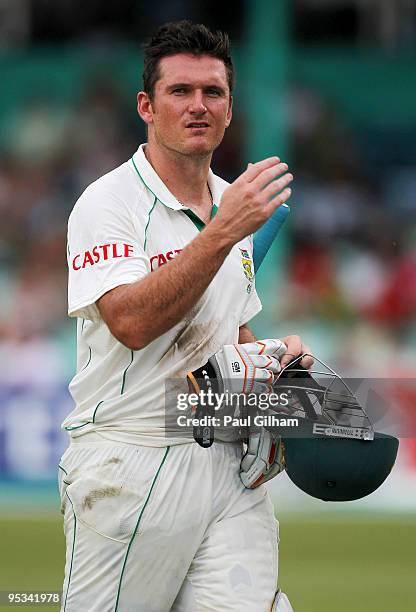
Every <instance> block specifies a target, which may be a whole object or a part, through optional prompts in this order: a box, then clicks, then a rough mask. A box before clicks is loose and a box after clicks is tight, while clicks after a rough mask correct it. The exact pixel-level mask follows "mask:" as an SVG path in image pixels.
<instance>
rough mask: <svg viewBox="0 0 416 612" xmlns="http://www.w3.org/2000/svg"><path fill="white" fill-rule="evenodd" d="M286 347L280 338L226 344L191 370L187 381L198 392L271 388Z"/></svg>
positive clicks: (259, 391) (238, 391)
mask: <svg viewBox="0 0 416 612" xmlns="http://www.w3.org/2000/svg"><path fill="white" fill-rule="evenodd" d="M286 350H287V349H286V346H285V344H284V343H283V342H282V341H281V340H277V339H267V340H258V341H257V342H249V343H246V344H226V345H225V346H223V347H222V349H221V350H220V351H218V352H217V353H215V355H213V356H212V357H210V358H209V359H208V361H207V363H206V364H205V365H203V366H202V367H201V368H198V369H197V370H194V371H193V372H189V373H188V375H187V378H188V383H189V385H190V387H191V388H192V390H193V391H196V392H197V393H199V392H200V391H201V388H202V389H203V390H205V391H206V390H208V389H212V390H213V391H214V392H219V393H222V392H227V393H267V392H270V391H271V389H272V385H273V382H274V380H275V377H276V375H277V374H278V373H279V372H280V371H281V367H280V363H279V359H280V358H281V357H282V356H283V355H284V353H285V352H286Z"/></svg>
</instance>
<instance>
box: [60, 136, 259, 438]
mask: <svg viewBox="0 0 416 612" xmlns="http://www.w3.org/2000/svg"><path fill="white" fill-rule="evenodd" d="M143 147H144V145H141V146H140V147H139V149H138V151H137V152H136V153H135V154H134V155H133V158H132V159H130V160H129V161H128V162H126V163H124V164H122V165H121V166H119V167H118V168H116V169H115V170H113V171H111V172H109V173H108V174H106V175H104V176H102V177H101V178H99V179H98V180H97V181H95V182H94V183H92V184H91V185H90V186H89V187H88V188H87V189H86V190H85V191H84V193H83V194H82V195H81V197H80V198H79V200H78V201H77V202H76V204H75V206H74V209H73V210H72V213H71V215H70V217H69V222H68V253H67V255H68V268H69V284H68V303H69V306H68V314H69V315H70V316H71V317H78V325H77V372H76V374H75V376H74V378H73V379H72V381H71V383H70V385H69V390H70V393H71V395H72V397H73V399H74V402H75V408H74V410H73V411H72V412H71V413H70V414H69V416H68V417H67V418H66V419H65V421H64V422H63V424H62V426H63V427H64V428H65V429H66V430H68V431H69V432H70V435H71V436H73V437H77V436H81V435H83V434H86V433H89V432H92V431H94V432H96V433H97V434H100V435H101V436H104V437H106V438H110V439H113V440H116V441H121V442H130V443H135V444H143V445H148V446H166V445H170V444H178V443H185V442H190V441H192V440H190V439H189V437H188V438H181V437H180V436H176V435H175V436H174V437H167V436H166V433H165V413H164V408H165V401H164V400H165V397H164V395H165V380H166V379H172V378H174V379H180V380H185V377H186V373H187V372H188V371H189V370H194V369H196V368H198V367H200V366H201V365H203V364H204V363H205V362H206V361H207V359H208V358H209V357H210V356H211V355H212V354H213V353H215V352H216V351H218V350H219V349H220V348H221V347H222V346H223V345H224V344H232V343H235V342H237V341H238V331H239V327H240V326H241V325H243V324H244V323H247V322H248V321H249V320H250V319H251V318H252V317H253V316H254V315H255V314H257V313H258V312H259V311H260V310H261V303H260V300H259V298H258V296H257V294H256V291H255V287H254V272H253V245H252V239H251V237H250V238H246V239H244V240H242V241H241V242H240V243H238V244H237V245H235V246H234V247H233V249H232V250H231V252H230V253H229V255H228V256H227V258H226V260H225V261H224V263H223V265H222V266H221V268H220V270H219V271H218V273H217V274H216V276H215V277H214V279H213V280H212V282H211V284H210V286H209V287H208V288H207V290H206V291H205V293H204V294H203V296H202V297H201V299H200V300H199V302H198V303H197V304H196V305H195V306H194V308H192V309H191V311H190V312H189V313H188V314H187V315H186V316H185V317H184V318H183V320H182V321H181V322H180V323H178V324H177V325H175V326H174V327H173V328H172V329H171V330H169V331H168V332H166V333H165V334H163V335H161V336H160V337H159V338H157V339H156V340H154V341H153V342H151V343H150V344H149V345H148V346H146V347H145V348H144V349H141V350H138V351H132V350H130V349H129V348H127V347H125V346H124V345H123V344H121V343H120V342H119V341H118V340H116V339H115V338H114V336H113V335H112V334H111V332H110V330H109V328H108V327H107V325H106V324H105V323H104V321H103V320H102V318H101V316H100V313H99V310H98V308H97V306H96V301H97V300H98V298H100V297H101V296H102V295H103V294H104V293H106V292H107V291H109V290H110V289H113V288H114V287H117V286H118V285H123V284H127V283H134V282H137V281H139V280H140V279H142V278H143V277H144V276H146V275H147V274H151V273H152V272H153V271H154V270H156V269H157V268H158V267H160V266H162V265H169V261H170V260H171V259H173V258H174V257H175V256H176V255H177V254H178V253H180V251H181V250H182V249H183V248H184V247H185V246H186V245H187V244H189V242H191V241H192V240H193V239H194V238H196V237H197V236H198V233H199V231H200V230H201V229H203V227H204V224H203V223H202V222H201V221H200V220H199V219H198V218H197V217H196V215H194V214H193V213H192V211H190V210H189V209H188V208H186V207H185V206H183V205H182V204H180V202H178V200H177V199H176V198H175V197H174V196H173V195H172V194H171V193H170V191H169V190H168V189H167V187H166V185H165V184H164V183H163V181H162V180H161V179H160V178H159V176H158V175H157V174H156V172H155V170H154V169H153V167H152V166H151V165H150V163H149V162H148V161H147V159H146V157H145V154H144V151H143ZM208 184H209V187H210V189H211V193H212V196H213V201H214V207H213V212H215V210H216V206H215V205H218V203H219V201H220V198H221V195H222V193H223V191H224V190H225V188H226V187H227V186H228V183H227V182H226V181H224V180H223V179H221V178H220V177H218V176H216V175H215V174H213V172H212V171H210V173H209V178H208ZM201 274H204V270H203V269H201ZM154 316H155V317H157V316H158V313H157V312H155V313H154Z"/></svg>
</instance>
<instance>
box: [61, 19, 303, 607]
mask: <svg viewBox="0 0 416 612" xmlns="http://www.w3.org/2000/svg"><path fill="white" fill-rule="evenodd" d="M233 79H234V73H233V65H232V62H231V58H230V54H229V42H228V37H227V36H226V35H225V34H222V33H219V32H217V33H212V32H210V31H209V30H207V28H205V27H204V26H202V25H194V24H190V23H189V22H179V23H174V24H167V25H165V26H163V27H162V28H160V29H159V30H158V32H157V33H156V35H155V36H154V37H153V38H152V40H151V41H150V43H149V45H148V46H147V48H146V50H145V64H144V74H143V81H144V87H143V91H141V92H139V94H138V98H137V99H138V113H139V115H140V117H141V118H142V120H143V121H144V122H145V123H146V125H147V130H148V142H147V143H146V144H145V145H141V146H140V147H139V149H138V150H137V152H136V153H135V154H134V155H133V157H132V158H131V159H130V160H129V161H127V162H126V163H124V164H122V165H121V166H120V167H118V168H116V169H115V170H113V171H112V172H109V173H108V174H106V175H105V176H103V177H101V178H99V179H98V180H97V181H95V182H94V183H93V184H92V185H90V186H89V187H88V188H87V189H86V190H85V192H84V193H83V194H82V195H81V197H80V198H79V200H78V201H77V203H76V204H75V207H74V209H73V211H72V213H71V216H70V219H69V224H68V266H69V291H68V294H69V315H70V316H73V317H78V327H77V342H78V359H77V373H76V375H75V377H74V379H73V380H72V382H71V384H70V391H71V394H72V397H73V398H74V402H75V408H74V410H73V411H72V412H71V414H70V415H69V416H68V417H67V419H66V420H65V421H64V423H63V427H64V428H65V429H66V430H67V431H68V432H69V434H70V439H71V444H70V446H69V448H68V450H67V451H66V452H65V454H64V455H63V457H62V460H61V463H60V466H59V467H60V470H59V480H60V493H61V499H62V507H63V512H64V527H65V535H66V542H67V553H66V565H65V581H64V589H63V603H62V610H65V611H68V612H69V611H73V612H92V611H97V612H107V611H110V610H119V611H128V612H130V611H131V612H133V611H134V612H165V611H168V610H176V611H182V612H192V611H198V612H199V611H201V612H202V611H208V610H214V611H217V612H226V611H241V612H243V611H250V612H263V611H264V612H265V611H266V610H270V609H275V610H279V611H281V612H287V611H289V610H291V609H292V608H291V606H290V604H289V602H288V600H287V598H286V596H285V595H284V594H283V593H281V592H278V593H277V594H276V590H277V586H276V582H277V544H278V530H277V523H276V521H275V519H274V514H273V508H272V505H271V503H270V500H269V498H268V495H267V492H266V490H265V488H264V486H262V485H261V486H259V487H256V488H253V489H248V488H245V487H244V485H243V484H242V481H241V479H240V477H239V470H240V462H241V458H242V454H243V450H242V444H241V442H239V441H234V442H225V441H224V442H221V441H217V440H216V442H215V443H214V445H213V446H211V447H210V448H209V449H204V448H201V447H200V446H199V445H198V444H196V443H195V442H194V440H193V439H192V438H190V437H189V436H185V435H181V434H180V432H179V431H178V432H177V433H176V434H170V433H169V432H166V430H165V381H166V380H167V379H171V378H174V379H183V380H184V381H185V380H186V375H187V372H189V371H193V370H196V369H198V368H200V367H201V366H202V365H203V364H205V363H206V362H207V360H208V358H210V357H212V356H213V355H215V356H216V359H217V361H218V363H219V364H220V365H221V364H222V366H221V367H222V368H223V370H224V372H226V371H227V367H228V365H229V359H230V355H231V354H232V352H233V351H234V352H238V355H247V356H248V360H249V361H250V362H251V363H253V364H255V365H256V366H257V367H256V368H253V370H252V372H251V377H252V379H251V382H252V383H253V384H256V383H260V384H263V383H264V382H270V380H273V376H274V374H276V372H278V370H279V368H280V366H279V359H280V362H281V363H282V364H285V363H287V362H289V361H290V359H292V357H293V356H297V355H300V354H301V353H303V352H308V351H307V349H306V347H302V344H301V341H300V339H299V337H298V336H288V337H286V338H283V339H282V341H280V340H265V341H262V342H261V343H260V342H259V343H256V339H255V338H254V336H253V334H252V333H251V331H250V330H249V329H248V327H247V323H248V321H249V320H250V319H251V318H252V317H254V315H256V314H257V313H258V312H259V311H260V309H261V304H260V301H259V298H258V296H257V294H256V290H255V286H254V275H252V274H248V273H247V265H248V267H249V269H250V265H251V262H252V255H253V242H252V234H253V232H255V231H256V230H257V229H258V228H259V227H261V226H262V224H263V223H264V222H265V221H267V219H268V218H269V217H270V216H271V215H272V214H273V212H274V211H275V210H276V208H277V207H278V206H280V205H281V204H282V203H284V202H285V201H286V200H288V198H289V197H290V193H291V192H290V189H289V188H288V185H289V183H290V182H291V180H292V178H293V177H292V175H291V174H289V173H288V172H287V169H288V168H287V165H286V164H284V163H281V162H280V160H279V159H278V158H277V157H272V158H268V159H264V160H262V161H260V162H258V163H255V164H249V165H248V167H247V170H246V171H245V172H243V173H242V174H241V176H240V177H239V178H238V179H237V180H236V181H235V182H234V183H232V184H231V185H228V184H227V183H226V182H225V181H224V180H222V179H221V178H219V177H218V176H215V175H214V174H213V173H212V171H211V170H210V162H211V157H212V153H213V151H214V150H215V149H216V147H217V146H218V145H219V144H220V142H221V140H222V138H223V135H224V131H225V129H226V128H227V127H228V125H229V124H230V121H231V114H232V87H233ZM266 129H267V128H266ZM247 262H248V263H247ZM232 345H236V346H232ZM241 345H243V346H242V347H241ZM282 355H283V356H282ZM227 360H228V361H227ZM303 365H305V367H309V365H310V358H307V357H305V358H304V362H303ZM221 371H222V370H221Z"/></svg>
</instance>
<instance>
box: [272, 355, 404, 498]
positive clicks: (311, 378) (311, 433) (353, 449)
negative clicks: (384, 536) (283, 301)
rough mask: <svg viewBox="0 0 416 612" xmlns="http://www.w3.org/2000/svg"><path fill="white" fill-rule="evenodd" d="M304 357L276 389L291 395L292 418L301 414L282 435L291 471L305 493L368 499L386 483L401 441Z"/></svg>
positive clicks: (333, 376) (346, 389) (324, 370)
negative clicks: (381, 429) (308, 367)
mask: <svg viewBox="0 0 416 612" xmlns="http://www.w3.org/2000/svg"><path fill="white" fill-rule="evenodd" d="M302 357H303V355H301V356H299V357H297V358H296V359H294V360H293V361H292V362H291V363H290V364H289V365H288V366H286V367H285V368H283V370H282V372H281V373H280V375H279V378H278V379H277V381H276V383H275V391H276V390H278V392H279V393H282V392H283V391H286V392H288V394H289V396H290V398H291V399H290V402H289V406H288V411H287V414H290V416H292V417H293V416H298V423H299V426H298V427H296V428H291V429H290V431H289V429H286V428H280V430H279V432H278V433H279V434H280V435H281V437H282V440H283V444H284V459H285V464H286V472H287V474H288V476H289V478H290V479H291V480H292V482H294V484H295V485H297V486H298V487H299V488H300V489H302V491H304V492H305V493H308V494H309V495H311V496H312V497H316V498H318V499H322V500H324V501H351V500H355V499H360V498H362V497H365V496H366V495H369V494H370V493H372V492H373V491H375V490H376V489H377V488H378V487H379V486H380V485H381V484H382V483H383V482H384V481H385V480H386V478H387V476H388V475H389V473H390V471H391V469H392V468H393V465H394V462H395V460H396V456H397V451H398V447H399V441H398V439H397V438H396V437H394V436H392V435H388V434H383V433H379V432H376V431H374V428H373V425H372V423H371V422H370V419H369V418H368V416H367V414H366V412H365V410H364V408H363V407H362V406H361V405H360V403H359V402H358V400H357V399H356V397H355V395H354V393H353V392H352V391H351V390H350V388H349V387H348V385H347V383H346V382H345V381H344V380H343V379H342V378H341V377H340V376H339V375H338V374H336V372H334V371H333V370H332V369H331V368H330V367H329V366H328V365H326V364H325V363H324V362H323V361H320V360H319V359H317V357H316V356H314V359H315V364H314V369H313V371H311V372H308V371H307V370H305V369H304V368H303V367H302V366H301V365H300V361H301V359H302ZM317 367H318V369H317ZM318 376H319V378H317V377H318ZM318 380H319V382H318ZM322 380H324V381H325V384H324V385H322V384H321V382H322ZM279 413H281V409H280V408H279ZM279 416H283V415H282V414H279ZM286 416H287V415H286Z"/></svg>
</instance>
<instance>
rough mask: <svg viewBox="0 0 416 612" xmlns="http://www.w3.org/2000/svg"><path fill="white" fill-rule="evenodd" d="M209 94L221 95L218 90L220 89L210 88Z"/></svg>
mask: <svg viewBox="0 0 416 612" xmlns="http://www.w3.org/2000/svg"><path fill="white" fill-rule="evenodd" d="M207 95H208V96H214V97H216V96H219V95H220V92H219V91H218V89H208V90H207Z"/></svg>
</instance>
